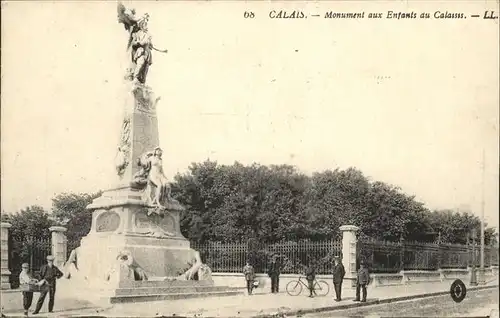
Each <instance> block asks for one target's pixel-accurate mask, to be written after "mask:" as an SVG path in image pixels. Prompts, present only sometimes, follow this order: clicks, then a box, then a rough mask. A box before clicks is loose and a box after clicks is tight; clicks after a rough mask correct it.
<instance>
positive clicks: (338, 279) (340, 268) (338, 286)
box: [333, 256, 345, 301]
mask: <svg viewBox="0 0 500 318" xmlns="http://www.w3.org/2000/svg"><path fill="white" fill-rule="evenodd" d="M334 261H335V266H334V267H333V287H334V288H335V296H336V298H335V301H341V300H342V296H341V294H342V281H343V280H344V276H345V269H344V265H342V262H340V257H338V256H335V257H334Z"/></svg>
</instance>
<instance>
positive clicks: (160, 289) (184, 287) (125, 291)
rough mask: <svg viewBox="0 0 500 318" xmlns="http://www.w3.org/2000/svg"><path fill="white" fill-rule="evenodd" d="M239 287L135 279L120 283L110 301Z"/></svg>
mask: <svg viewBox="0 0 500 318" xmlns="http://www.w3.org/2000/svg"><path fill="white" fill-rule="evenodd" d="M242 293H243V291H242V290H241V289H239V288H234V287H225V286H214V284H213V282H212V281H181V280H177V281H175V280H174V281H135V282H131V283H128V284H127V283H125V284H121V285H120V288H118V289H116V290H115V295H113V296H111V297H110V298H109V301H110V303H112V304H115V303H126V302H141V301H142V302H143V301H157V300H173V299H185V298H199V297H212V296H233V295H239V294H242Z"/></svg>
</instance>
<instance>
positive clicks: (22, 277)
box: [19, 263, 37, 316]
mask: <svg viewBox="0 0 500 318" xmlns="http://www.w3.org/2000/svg"><path fill="white" fill-rule="evenodd" d="M21 269H22V270H21V274H19V284H20V285H21V286H26V285H29V284H30V283H31V284H33V283H36V282H37V280H36V279H33V277H32V276H31V274H30V272H29V269H30V265H29V264H28V263H23V264H22V265H21ZM32 302H33V292H30V291H23V308H24V315H25V316H28V309H30V307H31V303H32Z"/></svg>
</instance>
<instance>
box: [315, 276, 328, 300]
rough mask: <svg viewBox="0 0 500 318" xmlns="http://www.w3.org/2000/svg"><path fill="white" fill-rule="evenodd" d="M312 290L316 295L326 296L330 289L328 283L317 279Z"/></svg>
mask: <svg viewBox="0 0 500 318" xmlns="http://www.w3.org/2000/svg"><path fill="white" fill-rule="evenodd" d="M314 291H315V292H316V294H317V295H318V296H326V295H328V292H329V291H330V285H328V283H327V282H325V281H324V280H318V281H316V284H314Z"/></svg>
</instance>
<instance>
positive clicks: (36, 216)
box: [2, 205, 55, 240]
mask: <svg viewBox="0 0 500 318" xmlns="http://www.w3.org/2000/svg"><path fill="white" fill-rule="evenodd" d="M2 222H9V223H10V224H11V225H12V227H11V228H10V229H9V232H10V235H12V236H13V237H15V238H16V240H25V239H26V238H27V237H29V236H31V237H34V238H40V239H48V238H50V231H49V228H50V227H51V226H52V225H54V224H55V222H54V221H53V220H51V219H50V217H49V214H48V213H47V211H45V210H44V208H42V207H41V206H38V205H32V206H28V207H26V208H24V209H21V210H20V211H18V212H17V213H15V214H10V215H9V214H2Z"/></svg>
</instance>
